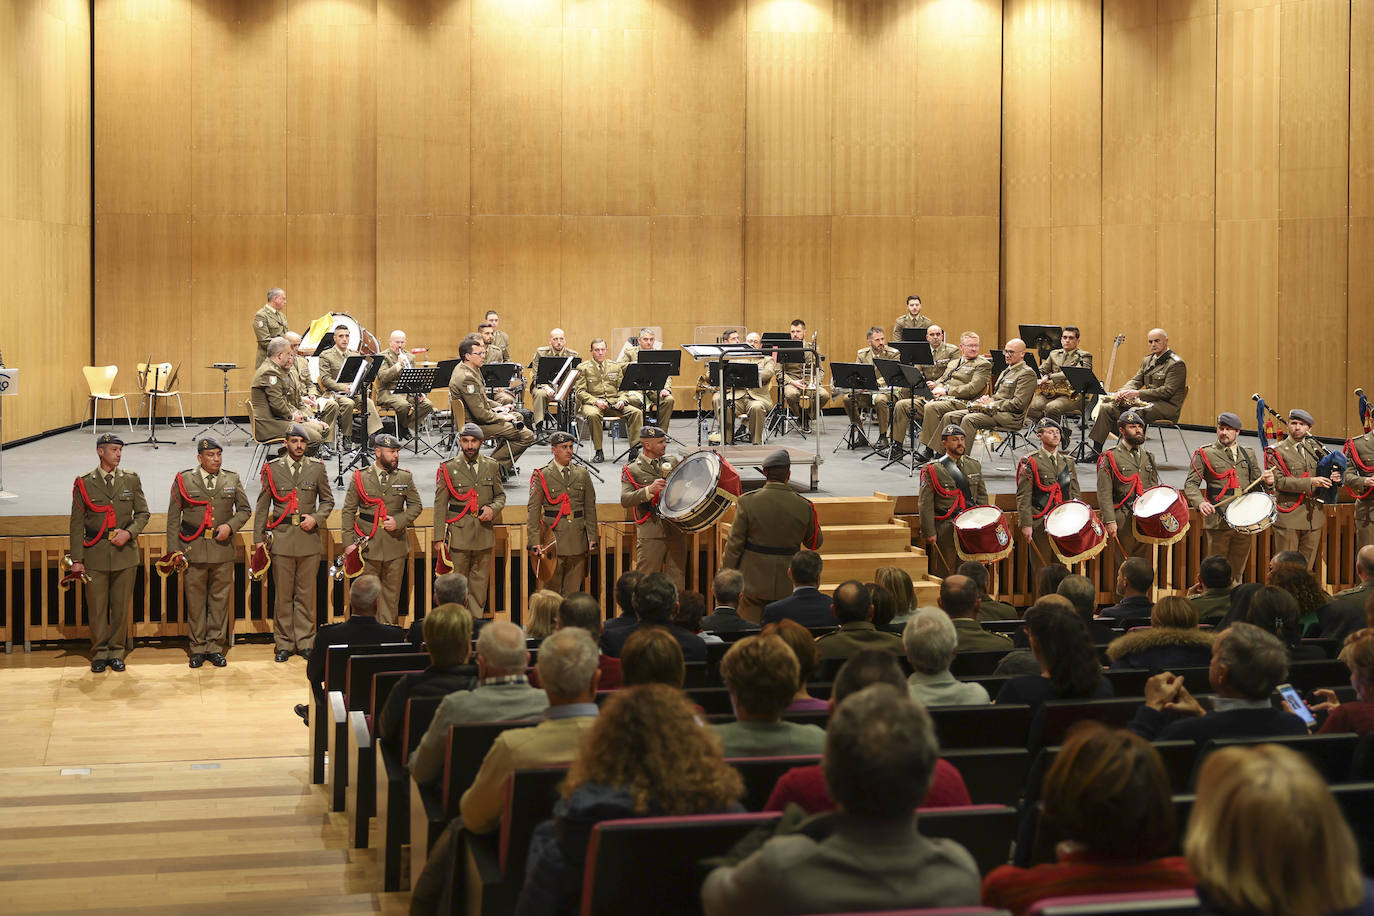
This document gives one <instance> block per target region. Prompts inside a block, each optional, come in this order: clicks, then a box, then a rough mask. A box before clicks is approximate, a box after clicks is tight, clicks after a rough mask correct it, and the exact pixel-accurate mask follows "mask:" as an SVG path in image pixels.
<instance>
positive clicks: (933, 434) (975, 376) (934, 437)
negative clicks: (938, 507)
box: [897, 331, 1024, 459]
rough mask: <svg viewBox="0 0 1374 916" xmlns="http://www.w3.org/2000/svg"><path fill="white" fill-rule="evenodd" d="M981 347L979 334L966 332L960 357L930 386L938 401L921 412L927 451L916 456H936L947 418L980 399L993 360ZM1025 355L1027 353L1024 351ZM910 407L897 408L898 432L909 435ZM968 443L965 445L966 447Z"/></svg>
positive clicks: (922, 437)
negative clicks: (907, 430) (982, 351)
mask: <svg viewBox="0 0 1374 916" xmlns="http://www.w3.org/2000/svg"><path fill="white" fill-rule="evenodd" d="M980 343H981V340H980V338H979V337H978V335H977V334H975V333H973V332H972V331H965V332H964V333H963V334H961V335H959V356H958V357H957V358H955V359H952V360H950V362H949V365H948V366H946V367H945V372H944V374H943V375H941V376H940V379H939V381H937V382H936V383H935V384H934V385H931V386H930V393H931V394H933V395H934V396H935V397H934V399H932V400H931V401H929V402H928V403H927V404H926V405H925V407H924V409H923V410H922V412H921V413H922V420H921V437H920V442H921V445H922V446H924V448H923V449H922V450H921V451H919V452H918V453H917V454H918V456H919V457H920V458H922V459H930V458H933V457H934V456H935V449H936V448H937V447H938V446H939V444H940V441H941V439H943V433H942V430H943V428H944V427H945V426H946V425H948V424H946V423H944V418H945V415H946V414H949V413H953V412H954V411H956V410H962V409H963V408H964V406H965V404H966V403H967V402H968V401H971V400H973V399H974V398H977V397H981V396H982V394H983V392H984V391H986V390H987V387H988V380H989V379H991V378H992V360H991V359H989V358H988V357H986V356H979V355H978V347H979V344H980ZM1023 352H1024V351H1023ZM908 410H909V405H908V406H907V407H905V408H904V406H903V405H901V404H898V405H897V421H898V423H897V432H898V433H900V434H901V437H905V435H906V424H907V422H908V416H909V414H908ZM967 445H968V443H967V442H965V447H967Z"/></svg>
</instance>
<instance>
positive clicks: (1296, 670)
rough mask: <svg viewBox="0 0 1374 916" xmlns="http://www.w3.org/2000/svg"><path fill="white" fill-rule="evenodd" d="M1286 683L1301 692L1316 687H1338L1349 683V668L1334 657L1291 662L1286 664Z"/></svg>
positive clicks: (1306, 691)
mask: <svg viewBox="0 0 1374 916" xmlns="http://www.w3.org/2000/svg"><path fill="white" fill-rule="evenodd" d="M1288 683H1290V684H1292V685H1293V686H1294V687H1296V688H1298V689H1299V690H1301V691H1302V692H1303V693H1308V692H1310V691H1313V690H1316V689H1317V688H1318V687H1340V686H1343V685H1345V684H1349V683H1350V669H1349V668H1347V667H1346V665H1345V662H1343V661H1341V660H1339V659H1335V658H1325V659H1318V660H1316V661H1310V662H1292V663H1290V664H1289V665H1288Z"/></svg>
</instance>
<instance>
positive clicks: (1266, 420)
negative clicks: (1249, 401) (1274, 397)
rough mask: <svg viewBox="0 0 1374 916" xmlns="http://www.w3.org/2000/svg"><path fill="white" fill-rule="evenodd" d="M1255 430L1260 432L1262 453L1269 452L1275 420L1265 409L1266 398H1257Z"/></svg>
mask: <svg viewBox="0 0 1374 916" xmlns="http://www.w3.org/2000/svg"><path fill="white" fill-rule="evenodd" d="M1255 431H1256V432H1258V433H1259V443H1260V454H1261V455H1268V454H1269V437H1270V436H1272V435H1274V421H1273V420H1272V419H1271V418H1270V417H1269V412H1268V411H1267V410H1265V409H1264V398H1255Z"/></svg>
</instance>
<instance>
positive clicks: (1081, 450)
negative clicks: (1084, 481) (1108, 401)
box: [1059, 366, 1107, 462]
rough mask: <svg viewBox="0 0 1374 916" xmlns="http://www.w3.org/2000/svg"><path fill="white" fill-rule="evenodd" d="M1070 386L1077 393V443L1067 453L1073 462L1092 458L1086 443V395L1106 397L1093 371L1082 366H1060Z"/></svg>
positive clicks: (1090, 448)
mask: <svg viewBox="0 0 1374 916" xmlns="http://www.w3.org/2000/svg"><path fill="white" fill-rule="evenodd" d="M1059 371H1061V372H1063V373H1064V378H1066V379H1068V382H1069V385H1070V387H1072V388H1073V390H1074V391H1075V392H1076V393H1077V394H1078V435H1079V442H1078V445H1076V446H1074V450H1073V451H1072V452H1070V453H1069V457H1071V458H1073V460H1074V461H1075V462H1084V461H1091V460H1093V447H1092V446H1091V445H1089V444H1088V441H1089V440H1088V397H1089V396H1090V395H1097V396H1098V397H1106V395H1107V390H1106V389H1105V388H1103V387H1102V383H1101V382H1100V381H1098V380H1097V376H1095V375H1093V371H1092V370H1091V369H1088V368H1086V367H1082V366H1063V367H1061V368H1060V370H1059Z"/></svg>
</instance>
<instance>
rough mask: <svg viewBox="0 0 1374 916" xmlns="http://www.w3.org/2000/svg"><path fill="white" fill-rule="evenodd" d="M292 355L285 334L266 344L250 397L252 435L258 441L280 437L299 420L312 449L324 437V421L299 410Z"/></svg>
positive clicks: (315, 447)
mask: <svg viewBox="0 0 1374 916" xmlns="http://www.w3.org/2000/svg"><path fill="white" fill-rule="evenodd" d="M294 363H295V357H293V356H292V355H291V346H290V345H289V344H288V343H287V342H286V338H285V337H273V338H272V340H271V341H270V342H269V343H268V345H267V359H266V360H264V361H263V364H262V365H261V366H259V367H258V371H257V372H256V373H254V375H253V387H252V390H251V391H250V392H249V394H248V397H249V400H250V401H252V404H253V438H255V439H258V440H259V441H264V442H265V441H268V440H270V439H281V438H283V437H285V435H286V430H287V428H289V427H290V426H291V424H293V423H298V424H300V426H301V427H302V428H304V429H305V434H306V435H307V436H309V437H310V442H309V448H310V449H311V450H312V451H313V450H315V449H317V448H318V447H319V444H320V442H321V441H323V439H324V423H322V422H321V421H319V420H310V419H307V418H306V416H305V411H303V410H301V407H300V403H301V399H300V395H299V393H298V392H297V390H296V383H295V381H294V380H293V378H292V373H291V367H292V365H293V364H294Z"/></svg>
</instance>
